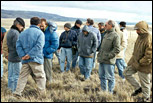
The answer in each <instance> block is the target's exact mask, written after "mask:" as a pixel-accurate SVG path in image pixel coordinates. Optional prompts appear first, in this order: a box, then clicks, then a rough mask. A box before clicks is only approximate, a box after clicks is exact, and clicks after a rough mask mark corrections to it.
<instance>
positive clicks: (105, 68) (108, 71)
mask: <svg viewBox="0 0 153 103" xmlns="http://www.w3.org/2000/svg"><path fill="white" fill-rule="evenodd" d="M114 70H115V65H112V64H104V63H100V64H99V78H100V81H101V88H102V90H103V91H106V90H107V80H108V91H109V92H110V93H113V90H114V87H115V76H114Z"/></svg>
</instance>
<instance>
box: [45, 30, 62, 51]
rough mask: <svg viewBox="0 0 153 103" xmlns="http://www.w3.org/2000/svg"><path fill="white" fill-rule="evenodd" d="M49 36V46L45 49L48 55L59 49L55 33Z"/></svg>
mask: <svg viewBox="0 0 153 103" xmlns="http://www.w3.org/2000/svg"><path fill="white" fill-rule="evenodd" d="M51 35H52V37H51V45H50V46H49V47H48V48H47V49H46V52H47V53H48V54H51V53H54V52H55V51H56V50H57V49H58V47H59V37H58V36H57V34H56V33H55V32H54V33H53V34H51Z"/></svg>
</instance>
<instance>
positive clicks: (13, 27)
mask: <svg viewBox="0 0 153 103" xmlns="http://www.w3.org/2000/svg"><path fill="white" fill-rule="evenodd" d="M11 29H15V30H17V31H18V32H19V33H21V31H20V30H19V29H18V28H17V27H16V26H15V25H12V26H11Z"/></svg>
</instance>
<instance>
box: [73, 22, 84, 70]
mask: <svg viewBox="0 0 153 103" xmlns="http://www.w3.org/2000/svg"><path fill="white" fill-rule="evenodd" d="M81 25H82V21H81V20H79V19H77V20H76V22H75V25H74V26H73V27H72V28H71V30H74V31H76V33H77V36H76V37H77V38H78V36H79V34H80V32H81V29H80V27H81ZM77 38H76V40H77ZM72 54H73V57H72V68H73V70H74V69H75V67H76V65H77V64H78V56H79V54H78V49H77V45H74V46H73V47H72Z"/></svg>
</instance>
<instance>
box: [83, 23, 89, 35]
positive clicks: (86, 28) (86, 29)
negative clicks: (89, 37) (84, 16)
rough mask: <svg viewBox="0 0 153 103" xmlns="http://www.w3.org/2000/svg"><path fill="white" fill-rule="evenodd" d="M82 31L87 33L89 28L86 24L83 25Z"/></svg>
mask: <svg viewBox="0 0 153 103" xmlns="http://www.w3.org/2000/svg"><path fill="white" fill-rule="evenodd" d="M82 31H87V32H88V33H89V31H90V29H89V27H88V26H87V25H85V26H84V27H83V29H82Z"/></svg>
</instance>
